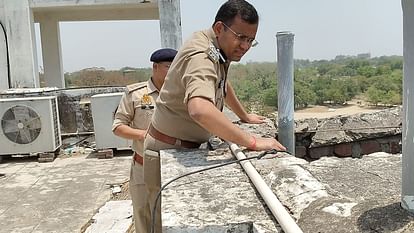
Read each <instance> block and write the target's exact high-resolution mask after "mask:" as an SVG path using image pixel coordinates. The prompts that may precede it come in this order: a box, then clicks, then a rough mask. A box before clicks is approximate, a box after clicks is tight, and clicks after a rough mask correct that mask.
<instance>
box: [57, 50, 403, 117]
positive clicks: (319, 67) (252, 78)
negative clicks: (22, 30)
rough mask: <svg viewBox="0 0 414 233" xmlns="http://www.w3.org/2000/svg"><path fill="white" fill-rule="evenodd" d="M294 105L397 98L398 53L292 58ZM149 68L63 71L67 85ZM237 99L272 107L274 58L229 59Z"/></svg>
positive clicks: (139, 77) (135, 74) (140, 74)
mask: <svg viewBox="0 0 414 233" xmlns="http://www.w3.org/2000/svg"><path fill="white" fill-rule="evenodd" d="M294 64H295V66H294V67H295V68H294V83H295V108H303V107H307V106H308V105H315V104H318V105H320V104H326V103H330V104H344V103H346V102H347V101H349V100H351V99H354V98H355V97H358V99H362V100H364V101H367V102H370V103H371V104H373V105H378V104H382V105H394V104H401V102H402V98H401V97H402V68H403V58H402V57H401V56H383V57H376V58H370V57H369V56H367V57H361V56H358V57H349V56H337V57H336V58H335V59H333V60H329V61H328V60H318V61H309V60H295V61H294ZM150 76H151V68H131V67H125V68H122V69H120V70H117V71H106V70H104V69H99V68H89V69H84V70H81V71H78V72H73V73H66V74H65V82H66V86H67V87H75V86H76V87H79V86H102V85H108V86H125V85H128V84H131V83H135V82H141V81H145V80H147V79H148V78H149V77H150ZM229 80H230V82H231V83H232V85H233V87H234V89H235V91H236V93H237V95H238V97H239V99H240V100H241V101H242V102H243V104H244V105H246V106H248V108H255V109H262V108H269V107H270V108H277V82H278V81H277V64H276V63H270V62H260V63H258V62H252V63H247V64H233V65H232V66H231V67H230V71H229Z"/></svg>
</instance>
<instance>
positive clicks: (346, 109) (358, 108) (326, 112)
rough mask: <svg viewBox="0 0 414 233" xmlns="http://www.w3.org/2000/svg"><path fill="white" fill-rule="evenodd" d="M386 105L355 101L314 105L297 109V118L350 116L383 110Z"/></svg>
mask: <svg viewBox="0 0 414 233" xmlns="http://www.w3.org/2000/svg"><path fill="white" fill-rule="evenodd" d="M383 109H384V107H374V106H367V105H360V104H356V103H353V102H350V103H348V104H347V105H343V106H312V107H309V108H305V109H300V110H296V111H295V120H300V119H305V118H329V117H333V116H339V115H341V116H348V115H353V114H357V113H369V112H376V111H380V110H383Z"/></svg>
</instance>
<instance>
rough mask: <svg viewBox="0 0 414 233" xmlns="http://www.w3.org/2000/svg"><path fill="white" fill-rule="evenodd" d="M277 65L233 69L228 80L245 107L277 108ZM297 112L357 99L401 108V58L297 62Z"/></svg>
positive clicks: (345, 57) (295, 94) (341, 58)
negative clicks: (317, 105)
mask: <svg viewBox="0 0 414 233" xmlns="http://www.w3.org/2000/svg"><path fill="white" fill-rule="evenodd" d="M276 74H277V64H275V63H248V64H246V65H242V64H237V65H232V66H231V68H230V72H229V78H230V80H231V82H232V84H233V87H234V89H235V91H236V94H237V95H238V97H239V99H240V100H241V101H242V102H243V104H244V105H245V106H251V105H255V106H256V105H262V106H263V108H266V106H268V107H277V89H278V87H277V77H276V76H277V75H276ZM294 80H295V93H294V96H295V108H303V107H307V106H309V105H314V104H325V103H331V104H344V103H346V102H348V101H350V100H352V99H353V98H355V96H357V95H358V96H359V97H362V98H366V99H367V100H368V101H370V102H371V103H372V104H380V103H381V104H401V94H402V57H400V56H391V57H386V56H383V57H379V58H369V54H362V55H358V57H347V56H337V57H336V58H335V59H334V60H330V61H327V60H320V61H309V60H296V61H295V72H294Z"/></svg>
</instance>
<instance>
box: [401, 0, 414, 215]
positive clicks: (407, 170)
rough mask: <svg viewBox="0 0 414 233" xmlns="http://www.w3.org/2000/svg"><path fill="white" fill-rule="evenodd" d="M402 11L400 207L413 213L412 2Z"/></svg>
mask: <svg viewBox="0 0 414 233" xmlns="http://www.w3.org/2000/svg"><path fill="white" fill-rule="evenodd" d="M401 4H402V10H403V41H404V42H403V44H404V45H403V48H404V51H403V55H404V69H403V70H404V78H403V89H404V90H403V125H402V126H403V127H402V182H401V183H402V189H401V206H402V207H403V208H404V209H407V210H408V211H410V212H414V166H413V165H414V125H413V123H414V122H413V116H414V106H413V103H412V101H414V99H413V97H414V96H413V92H414V24H413V22H414V1H412V0H402V1H401Z"/></svg>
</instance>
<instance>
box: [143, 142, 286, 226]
mask: <svg viewBox="0 0 414 233" xmlns="http://www.w3.org/2000/svg"><path fill="white" fill-rule="evenodd" d="M280 152H284V153H288V154H290V153H289V152H288V151H281V150H276V149H271V150H267V151H264V152H262V153H260V154H259V155H257V156H252V157H247V158H244V159H237V160H233V161H230V162H226V163H221V164H218V165H214V166H211V167H207V168H203V169H199V170H195V171H192V172H188V173H185V174H183V175H180V176H177V177H175V178H173V179H172V180H170V181H168V182H167V183H165V184H164V185H162V186H161V188H160V190H159V191H158V194H157V198H156V199H155V202H154V207H153V208H152V213H151V233H154V230H155V229H154V227H155V212H156V210H157V204H158V201H159V199H160V197H161V192H162V191H163V190H164V189H165V188H166V187H167V186H168V185H169V184H171V183H172V182H174V181H176V180H178V179H181V178H183V177H186V176H190V175H194V174H196V173H200V172H204V171H208V170H212V169H216V168H220V167H224V166H227V165H231V164H234V163H239V162H243V161H246V160H252V159H258V160H259V159H261V158H263V157H264V156H265V155H268V154H277V153H280Z"/></svg>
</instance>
